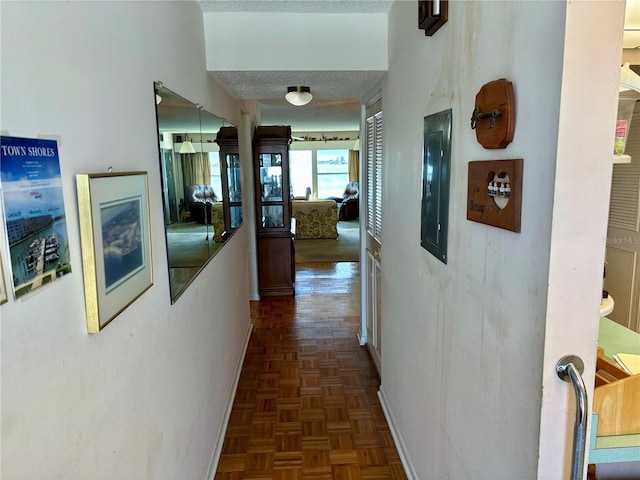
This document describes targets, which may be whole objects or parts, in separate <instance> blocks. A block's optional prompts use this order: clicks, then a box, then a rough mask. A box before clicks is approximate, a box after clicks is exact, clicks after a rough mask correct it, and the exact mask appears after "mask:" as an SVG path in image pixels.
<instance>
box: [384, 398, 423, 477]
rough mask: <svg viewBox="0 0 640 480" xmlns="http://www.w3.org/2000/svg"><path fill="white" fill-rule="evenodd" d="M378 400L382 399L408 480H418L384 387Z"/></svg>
mask: <svg viewBox="0 0 640 480" xmlns="http://www.w3.org/2000/svg"><path fill="white" fill-rule="evenodd" d="M378 398H379V399H380V404H381V405H382V411H383V412H384V416H385V418H386V419H387V423H388V424H389V429H390V430H391V436H392V437H393V441H394V442H395V444H396V449H397V450H398V455H399V456H400V461H401V462H402V467H403V468H404V473H405V475H406V476H407V479H408V480H418V475H417V474H416V471H415V469H414V468H413V464H412V463H411V460H410V459H409V454H408V452H407V446H406V445H405V443H404V441H403V440H402V437H401V436H400V433H399V432H398V427H397V425H396V422H395V420H394V418H393V415H392V414H391V410H389V406H388V405H387V400H386V399H385V396H384V390H383V389H382V387H380V389H379V390H378Z"/></svg>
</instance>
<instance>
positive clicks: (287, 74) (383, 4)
mask: <svg viewBox="0 0 640 480" xmlns="http://www.w3.org/2000/svg"><path fill="white" fill-rule="evenodd" d="M198 3H199V4H200V8H201V9H202V11H203V12H266V13H279V12H283V13H388V12H389V9H390V8H391V4H392V3H393V0H295V1H294V0H202V1H200V2H198ZM416 8H417V7H416ZM209 73H210V74H211V76H213V77H214V78H215V79H216V80H217V81H218V83H220V85H222V86H223V87H224V88H225V90H227V91H228V92H229V93H230V94H231V95H232V96H233V97H234V98H236V99H241V100H259V101H260V104H261V107H262V108H261V111H262V123H263V124H265V125H291V127H292V129H293V131H295V132H337V131H356V130H359V129H360V102H359V98H360V96H361V95H362V94H363V93H364V92H366V91H367V90H369V89H370V88H371V87H373V85H375V83H376V82H377V81H378V80H379V79H380V78H381V77H382V76H383V75H384V73H385V72H384V71H260V72H256V71H218V72H209ZM295 85H304V86H308V87H309V88H310V89H311V93H312V94H313V100H312V101H311V103H309V104H307V105H305V106H303V107H294V106H293V105H290V104H289V103H287V102H286V101H285V100H284V94H285V93H287V90H286V87H288V86H295Z"/></svg>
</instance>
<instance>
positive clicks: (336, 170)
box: [317, 150, 349, 198]
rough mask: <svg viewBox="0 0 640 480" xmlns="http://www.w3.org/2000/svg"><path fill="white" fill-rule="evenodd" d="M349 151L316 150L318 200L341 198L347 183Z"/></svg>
mask: <svg viewBox="0 0 640 480" xmlns="http://www.w3.org/2000/svg"><path fill="white" fill-rule="evenodd" d="M348 159H349V150H318V174H317V177H318V198H328V197H342V194H343V193H344V188H345V186H346V185H347V183H349V161H348Z"/></svg>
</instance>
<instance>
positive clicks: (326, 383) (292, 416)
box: [215, 262, 406, 480]
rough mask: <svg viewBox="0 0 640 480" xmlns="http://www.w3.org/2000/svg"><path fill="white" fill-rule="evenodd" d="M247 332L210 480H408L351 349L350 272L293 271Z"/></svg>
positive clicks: (365, 360) (354, 271)
mask: <svg viewBox="0 0 640 480" xmlns="http://www.w3.org/2000/svg"><path fill="white" fill-rule="evenodd" d="M251 318H252V320H253V323H254V328H253V333H252V334H251V339H250V340H249V345H248V348H247V354H246V357H245V360H244V364H243V367H242V372H241V375H240V381H239V384H238V389H237V392H236V396H235V400H234V404H233V409H232V412H231V418H230V420H229V425H228V427H227V432H226V436H225V440H224V444H223V448H222V455H221V457H220V461H219V464H218V470H217V472H216V476H215V479H216V480H289V479H291V480H306V479H313V480H332V479H340V480H382V479H406V476H405V474H404V470H403V468H402V465H401V463H400V457H399V456H398V452H397V450H396V448H395V445H394V442H393V438H392V436H391V432H390V430H389V427H388V425H387V422H386V420H385V417H384V414H383V411H382V407H381V406H380V401H379V400H378V396H377V391H378V387H379V384H380V382H379V378H378V375H377V372H376V370H375V367H374V366H373V363H372V361H371V359H370V357H369V354H368V352H367V350H366V348H365V347H361V346H360V345H359V342H358V336H357V335H358V332H359V327H360V278H359V264H358V263H344V262H343V263H331V264H329V263H315V264H311V263H309V264H300V265H297V268H296V295H295V297H274V298H265V299H263V300H261V301H260V302H252V304H251Z"/></svg>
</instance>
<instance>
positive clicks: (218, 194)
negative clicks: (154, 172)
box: [155, 82, 241, 303]
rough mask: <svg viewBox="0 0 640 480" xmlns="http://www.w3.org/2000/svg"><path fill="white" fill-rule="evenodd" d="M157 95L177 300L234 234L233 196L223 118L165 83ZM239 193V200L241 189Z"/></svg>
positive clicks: (172, 278)
mask: <svg viewBox="0 0 640 480" xmlns="http://www.w3.org/2000/svg"><path fill="white" fill-rule="evenodd" d="M155 93H156V113H157V122H158V136H159V148H160V169H161V174H162V195H163V207H164V220H165V232H166V242H167V258H168V264H169V286H170V290H171V302H172V303H174V302H175V301H176V300H177V299H178V297H179V296H180V294H181V293H182V292H183V291H184V290H185V288H186V287H187V286H188V285H189V283H191V281H192V280H193V279H194V278H195V276H196V275H197V274H198V272H199V271H200V270H201V269H202V268H203V267H204V265H205V264H206V263H207V262H208V261H209V259H210V258H211V257H212V256H213V255H214V254H215V253H216V252H217V251H218V249H220V247H221V246H222V244H223V241H224V240H226V239H227V238H228V236H229V234H230V233H231V230H229V233H227V232H226V228H225V225H226V224H227V223H228V222H226V221H225V211H226V212H227V215H229V213H228V212H229V208H230V205H229V202H228V200H226V201H225V198H227V199H228V198H229V197H228V195H226V196H225V193H226V190H227V189H226V188H225V187H226V185H223V184H224V183H226V182H223V178H224V179H227V178H228V176H226V175H225V176H224V177H223V175H224V174H225V171H224V170H225V169H223V168H222V167H221V159H220V152H219V150H220V148H219V146H218V144H217V143H216V136H217V135H218V132H219V131H220V128H221V127H222V126H223V120H222V119H220V118H218V117H216V116H215V115H212V114H211V113H209V112H207V111H206V110H203V109H202V108H201V107H199V106H197V105H195V104H193V103H192V102H190V101H188V100H186V99H184V98H182V97H181V96H179V95H177V94H176V93H174V92H172V91H171V90H169V89H167V88H165V87H164V86H162V84H161V83H160V82H157V83H156V84H155ZM236 143H237V140H236ZM238 175H239V171H238ZM234 185H235V184H234ZM239 187H240V184H239V182H238V183H237V188H238V189H239ZM236 197H238V198H240V192H238V194H237V195H236ZM239 205H240V208H241V204H239ZM240 219H241V217H240Z"/></svg>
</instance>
